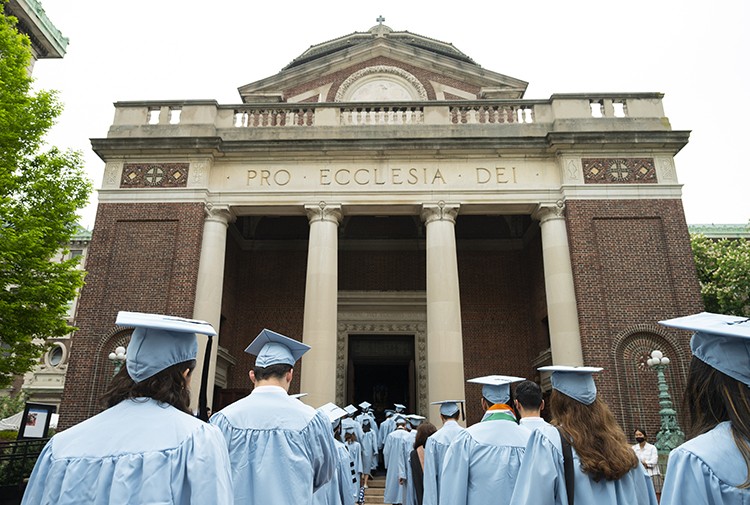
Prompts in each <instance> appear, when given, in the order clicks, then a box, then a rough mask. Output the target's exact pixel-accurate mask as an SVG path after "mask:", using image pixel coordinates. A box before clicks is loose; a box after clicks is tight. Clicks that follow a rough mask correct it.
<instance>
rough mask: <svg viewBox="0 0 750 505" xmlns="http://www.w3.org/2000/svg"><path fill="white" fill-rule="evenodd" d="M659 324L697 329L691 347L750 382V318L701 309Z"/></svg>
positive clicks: (701, 357)
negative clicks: (695, 312)
mask: <svg viewBox="0 0 750 505" xmlns="http://www.w3.org/2000/svg"><path fill="white" fill-rule="evenodd" d="M659 324H662V325H664V326H669V327H671V328H679V329H682V330H690V331H694V332H695V333H694V334H693V336H692V338H691V339H690V350H691V351H693V354H694V355H695V357H696V358H698V359H699V360H701V361H703V362H704V363H706V364H707V365H709V366H711V367H713V368H715V369H716V370H718V371H720V372H722V373H724V374H726V375H728V376H730V377H731V378H733V379H735V380H738V381H740V382H742V383H743V384H745V385H747V386H750V318H747V317H738V316H728V315H724V314H713V313H711V312H701V313H700V314H693V315H691V316H685V317H678V318H675V319H668V320H666V321H659Z"/></svg>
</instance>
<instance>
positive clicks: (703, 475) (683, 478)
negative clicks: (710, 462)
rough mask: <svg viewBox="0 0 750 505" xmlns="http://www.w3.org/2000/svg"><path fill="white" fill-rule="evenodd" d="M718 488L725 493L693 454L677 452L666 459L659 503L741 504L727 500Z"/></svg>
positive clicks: (711, 473) (723, 486)
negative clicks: (665, 469) (665, 472)
mask: <svg viewBox="0 0 750 505" xmlns="http://www.w3.org/2000/svg"><path fill="white" fill-rule="evenodd" d="M722 488H724V490H725V491H727V490H728V487H727V486H726V485H723V484H722V483H721V481H719V479H718V478H717V477H716V475H714V473H713V472H712V471H711V470H710V469H709V468H708V466H706V464H705V463H704V462H703V461H701V460H700V459H699V458H698V457H696V456H695V455H694V454H693V453H691V452H689V451H685V450H682V449H680V448H677V449H675V450H673V451H672V452H671V454H670V455H669V463H668V464H667V474H666V476H665V477H664V486H663V487H662V491H661V501H660V503H661V505H682V504H685V503H707V504H722V503H743V502H741V501H739V500H736V501H732V500H729V499H727V497H726V496H724V495H723V493H722ZM740 500H741V498H740Z"/></svg>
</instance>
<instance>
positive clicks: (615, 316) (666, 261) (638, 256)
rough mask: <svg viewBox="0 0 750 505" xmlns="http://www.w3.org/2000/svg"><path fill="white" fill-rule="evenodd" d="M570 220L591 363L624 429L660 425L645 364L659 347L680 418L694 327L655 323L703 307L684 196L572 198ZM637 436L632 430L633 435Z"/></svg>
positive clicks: (587, 360) (650, 375)
mask: <svg viewBox="0 0 750 505" xmlns="http://www.w3.org/2000/svg"><path fill="white" fill-rule="evenodd" d="M566 213H567V226H568V239H569V243H570V251H571V257H572V258H573V260H572V263H573V275H574V279H575V286H576V301H577V303H578V313H579V320H580V327H581V338H582V344H583V355H584V361H585V363H586V364H589V365H595V366H602V367H604V368H605V371H604V372H602V373H601V374H599V376H598V377H597V384H598V387H599V391H600V394H601V397H602V398H603V399H604V400H605V401H606V402H607V403H608V404H609V406H610V408H611V409H612V411H613V412H614V413H615V416H616V417H617V419H618V420H619V421H620V422H621V424H622V425H623V428H624V429H625V431H626V433H628V435H629V436H630V433H631V432H632V430H633V429H634V428H635V427H636V426H643V427H644V428H645V429H647V430H648V431H649V433H651V434H655V433H656V431H658V428H659V416H658V410H659V407H658V401H657V398H658V391H657V389H656V377H655V373H654V372H653V371H652V370H650V369H648V367H645V366H643V365H642V364H641V362H642V361H643V359H644V358H645V357H646V355H647V354H648V352H650V351H651V350H653V349H656V348H659V349H661V350H663V351H664V352H665V353H668V354H670V358H671V359H672V364H671V365H670V367H669V368H668V370H667V374H668V377H669V381H670V382H671V394H672V399H673V400H675V402H676V406H677V409H678V412H679V413H680V414H681V423H682V424H683V426H684V420H685V416H684V412H682V409H681V405H682V403H681V398H682V391H683V390H684V384H685V377H686V371H687V366H688V363H689V359H690V349H689V345H688V344H689V335H688V334H686V333H685V332H677V331H671V330H667V329H665V328H662V327H660V326H659V325H657V324H656V322H657V321H659V320H662V319H667V318H671V317H677V316H681V315H686V314H691V313H694V312H699V311H701V310H702V308H703V305H702V302H701V298H700V288H699V285H698V281H697V277H696V273H695V264H694V262H693V256H692V251H691V249H690V239H689V235H688V230H687V225H686V223H685V217H684V214H683V210H682V202H681V201H680V200H613V201H570V200H569V201H568V202H567V210H566ZM631 438H632V437H631Z"/></svg>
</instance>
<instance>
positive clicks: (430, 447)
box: [422, 438, 440, 505]
mask: <svg viewBox="0 0 750 505" xmlns="http://www.w3.org/2000/svg"><path fill="white" fill-rule="evenodd" d="M437 449H438V447H437V443H436V442H435V441H434V440H432V439H431V438H428V439H427V442H425V445H424V494H423V496H422V505H438V476H439V475H440V459H439V451H438V450H437Z"/></svg>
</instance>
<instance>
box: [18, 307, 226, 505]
mask: <svg viewBox="0 0 750 505" xmlns="http://www.w3.org/2000/svg"><path fill="white" fill-rule="evenodd" d="M116 324H118V325H120V326H129V327H135V331H134V332H133V335H132V337H131V339H130V344H129V345H128V349H127V358H126V366H125V367H123V369H122V370H121V371H120V372H119V373H118V375H117V376H116V377H115V378H114V379H113V380H112V386H111V387H110V390H109V391H108V393H107V395H105V399H106V400H107V402H108V403H109V404H110V407H109V408H108V409H107V410H105V411H104V412H102V413H100V414H98V415H96V416H94V417H92V418H90V419H87V420H86V421H83V422H82V423H80V424H77V425H75V426H73V427H71V428H69V429H67V430H65V431H63V432H60V433H58V434H57V435H55V436H54V437H52V439H51V440H50V441H49V442H48V443H47V445H46V446H45V448H44V450H43V451H42V453H41V455H40V456H39V458H38V459H37V462H36V465H35V466H34V471H33V472H32V474H31V477H30V478H29V484H28V486H27V488H26V493H25V494H24V497H23V502H22V503H24V504H29V505H30V504H59V505H66V504H71V505H72V504H76V505H78V504H82V503H86V504H101V505H104V504H110V503H159V504H190V503H211V504H231V503H233V499H232V492H231V488H232V482H231V474H230V471H229V466H228V465H229V456H228V454H227V450H226V445H225V444H224V441H223V438H222V436H221V433H220V432H219V430H217V429H216V428H215V427H213V426H210V425H208V424H206V423H205V422H203V421H201V420H199V419H196V418H195V417H193V416H192V415H191V414H190V413H189V401H190V396H189V392H188V390H187V381H188V380H189V376H188V371H189V370H190V368H189V367H190V366H194V360H195V358H196V355H197V350H198V341H197V338H196V335H195V334H196V332H197V333H202V334H213V335H215V334H216V333H215V332H214V330H213V328H212V327H211V325H210V324H208V323H206V322H203V321H194V320H190V319H182V318H176V317H171V316H162V315H157V314H144V313H140V312H120V313H119V314H118V317H117V321H116ZM188 363H189V364H188ZM178 367H179V368H178ZM183 367H184V370H183V369H182V368H183ZM177 381H179V382H177ZM183 381H184V382H183ZM165 382H174V389H173V390H174V391H179V390H180V388H181V389H182V391H184V393H182V395H184V397H182V398H178V397H174V398H171V400H172V401H173V403H169V402H168V399H167V398H166V397H165V396H164V394H163V393H159V392H158V391H159V388H158V384H164V383H165ZM148 393H153V397H150V396H147V395H148ZM113 403H114V404H113Z"/></svg>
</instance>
